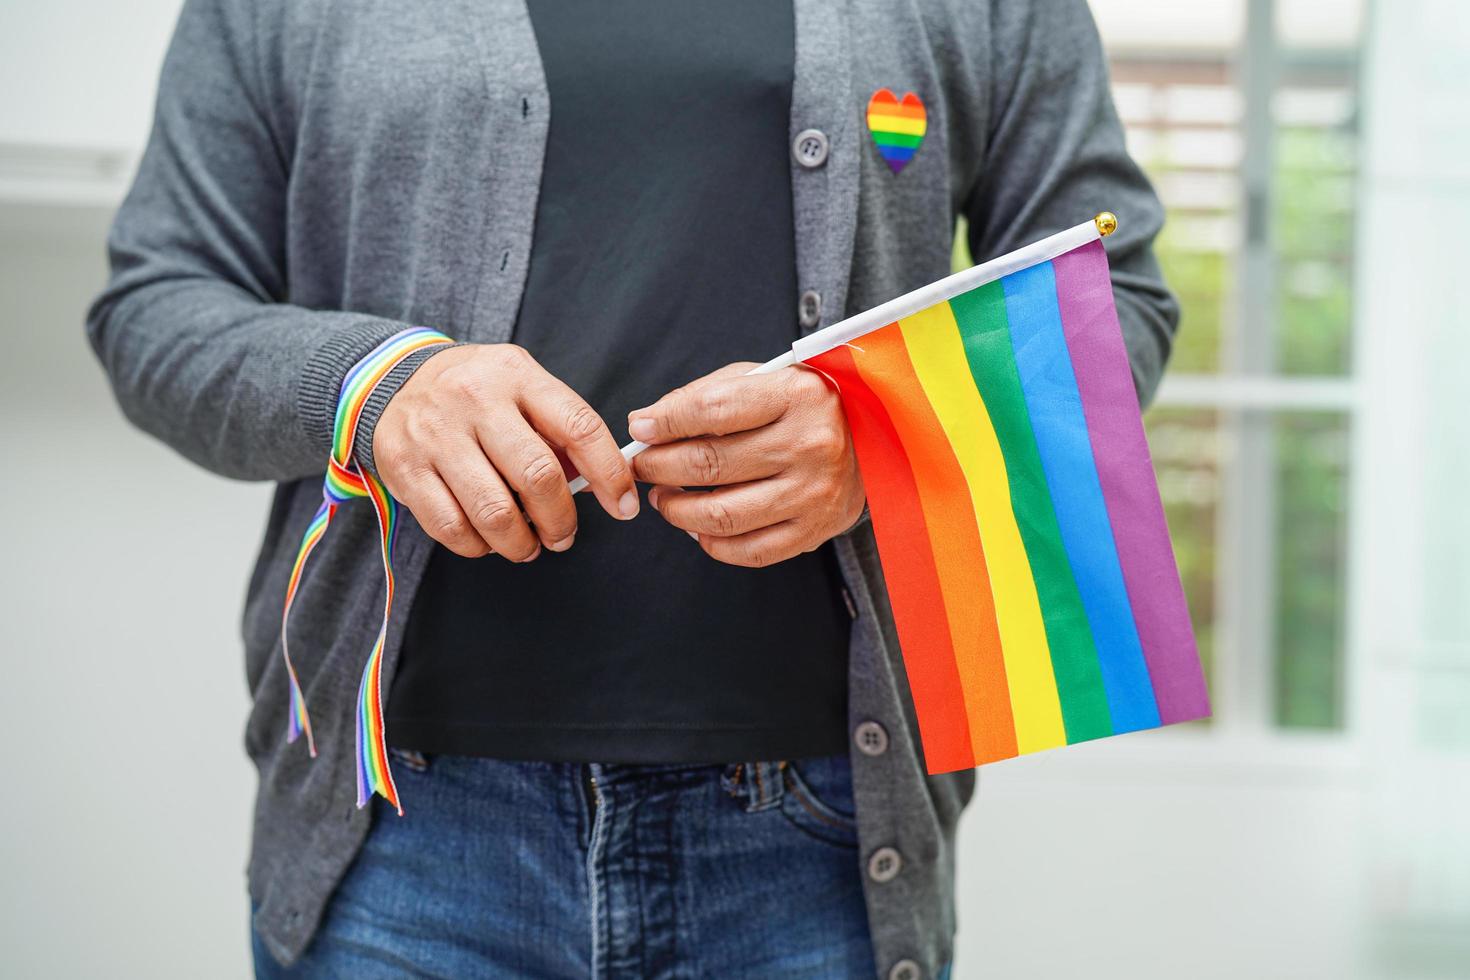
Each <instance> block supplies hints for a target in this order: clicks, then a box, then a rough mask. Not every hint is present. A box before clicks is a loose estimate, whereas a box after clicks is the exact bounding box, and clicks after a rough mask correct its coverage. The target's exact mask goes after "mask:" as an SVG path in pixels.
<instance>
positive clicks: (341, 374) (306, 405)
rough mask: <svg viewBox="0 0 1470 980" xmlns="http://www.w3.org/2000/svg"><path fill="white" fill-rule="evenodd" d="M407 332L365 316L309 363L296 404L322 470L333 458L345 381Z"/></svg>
mask: <svg viewBox="0 0 1470 980" xmlns="http://www.w3.org/2000/svg"><path fill="white" fill-rule="evenodd" d="M403 329H405V324H402V323H398V322H396V321H393V320H381V319H378V318H376V317H369V316H365V317H363V318H362V320H361V322H359V323H354V324H353V325H352V326H350V327H346V328H345V329H342V330H333V331H332V334H331V336H330V337H328V338H327V340H326V341H325V342H323V343H322V345H321V346H320V347H318V348H317V349H316V351H315V352H313V353H312V355H311V356H310V357H308V358H307V359H306V365H305V366H304V367H303V368H302V370H301V382H300V386H299V387H298V388H297V391H296V404H297V408H298V411H299V413H300V418H301V427H302V429H303V430H304V431H305V433H306V437H307V438H308V439H310V440H311V444H312V445H313V446H314V447H316V448H318V449H319V450H320V451H321V453H320V455H321V461H322V468H323V469H326V466H327V458H328V457H329V456H331V454H332V428H333V427H334V426H335V425H336V422H337V400H338V399H339V398H341V397H342V379H343V378H345V377H347V372H348V371H350V370H352V366H353V365H354V364H356V363H357V362H358V361H360V360H362V359H363V358H364V357H367V356H368V354H370V353H372V350H373V348H374V347H377V346H378V345H379V344H381V343H382V342H383V341H385V340H387V339H388V338H389V337H391V336H393V335H394V334H396V333H398V332H399V331H401V330H403Z"/></svg>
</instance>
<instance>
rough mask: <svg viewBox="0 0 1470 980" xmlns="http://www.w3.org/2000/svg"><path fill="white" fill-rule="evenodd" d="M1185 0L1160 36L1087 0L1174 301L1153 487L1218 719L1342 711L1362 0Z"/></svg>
mask: <svg viewBox="0 0 1470 980" xmlns="http://www.w3.org/2000/svg"><path fill="white" fill-rule="evenodd" d="M1189 6H1190V8H1191V10H1194V11H1196V12H1197V11H1198V8H1200V7H1213V8H1214V12H1213V16H1212V17H1203V18H1199V19H1196V20H1193V21H1192V22H1190V24H1189V25H1188V26H1189V27H1190V28H1191V29H1192V30H1194V33H1193V34H1189V33H1182V34H1180V35H1179V36H1178V37H1177V38H1175V39H1174V40H1173V41H1171V42H1170V43H1168V44H1162V45H1161V44H1160V43H1159V41H1158V38H1159V37H1160V31H1159V30H1158V27H1157V25H1151V24H1147V23H1145V22H1143V21H1141V20H1139V18H1140V17H1143V16H1144V13H1143V11H1144V10H1145V8H1154V7H1155V5H1153V4H1148V3H1142V2H1138V0H1095V3H1094V7H1095V8H1096V10H1097V13H1098V17H1099V22H1100V24H1101V26H1102V28H1103V30H1104V31H1105V39H1106V40H1107V42H1108V47H1109V54H1110V57H1111V58H1112V70H1113V81H1114V86H1115V90H1116V97H1117V102H1118V107H1119V112H1120V114H1121V115H1122V116H1123V119H1124V123H1125V125H1126V127H1127V130H1128V138H1129V145H1130V148H1131V149H1132V150H1133V152H1134V154H1135V155H1136V156H1137V157H1138V159H1139V160H1140V161H1141V162H1142V163H1143V164H1144V166H1145V167H1146V168H1147V169H1148V170H1149V172H1150V174H1151V175H1152V177H1153V178H1154V180H1155V181H1156V182H1157V185H1158V189H1159V193H1160V195H1161V197H1162V198H1163V200H1164V203H1165V206H1166V207H1167V208H1168V211H1169V222H1168V226H1167V227H1166V230H1165V232H1164V234H1163V235H1162V236H1161V240H1160V242H1159V258H1160V261H1161V263H1162V264H1163V266H1164V270H1165V273H1166V275H1167V276H1168V278H1169V281H1170V282H1171V283H1172V285H1173V286H1174V288H1175V289H1176V290H1177V291H1178V293H1179V296H1180V300H1181V302H1182V304H1183V308H1184V320H1183V327H1182V331H1181V333H1180V337H1179V344H1178V347H1177V349H1176V351H1175V355H1174V359H1173V362H1172V363H1171V365H1170V370H1169V375H1168V377H1167V378H1166V381H1165V384H1164V386H1163V388H1162V389H1161V391H1160V394H1159V398H1158V402H1157V404H1156V407H1155V408H1154V409H1153V410H1151V411H1150V412H1149V414H1148V417H1147V425H1148V429H1149V433H1150V439H1151V443H1152V445H1153V448H1154V454H1155V465H1156V467H1157V469H1158V473H1159V482H1160V492H1161V494H1162V495H1163V498H1164V502H1165V508H1166V510H1167V511H1168V514H1169V521H1170V527H1171V530H1172V532H1173V536H1174V540H1175V547H1176V551H1177V554H1178V558H1179V564H1180V574H1181V575H1182V576H1183V578H1184V582H1185V587H1186V592H1187V594H1188V596H1189V599H1190V606H1191V612H1192V614H1193V617H1194V621H1195V626H1196V629H1197V632H1198V637H1199V643H1200V650H1201V654H1202V656H1203V657H1204V659H1205V665H1206V669H1207V671H1208V674H1209V677H1210V680H1211V691H1212V693H1213V695H1214V699H1215V704H1216V720H1215V724H1217V725H1220V726H1228V727H1231V728H1243V729H1256V730H1271V729H1281V728H1284V729H1327V730H1333V729H1340V728H1342V727H1343V725H1344V705H1345V701H1346V699H1345V696H1344V688H1345V680H1346V679H1345V676H1344V675H1345V664H1346V662H1347V659H1346V656H1345V647H1346V643H1345V629H1344V624H1345V596H1346V589H1347V583H1346V577H1345V573H1344V568H1345V564H1346V556H1347V543H1346V529H1347V511H1346V507H1347V500H1346V497H1347V493H1346V491H1347V485H1348V476H1349V474H1348V468H1347V457H1348V440H1349V434H1350V427H1351V425H1352V421H1353V420H1352V414H1353V401H1352V387H1351V385H1350V383H1349V376H1350V372H1351V370H1352V363H1351V350H1352V313H1353V311H1352V268H1353V233H1354V227H1353V213H1354V211H1353V201H1354V194H1355V187H1354V177H1355V174H1354V164H1355V160H1356V152H1357V138H1358V134H1357V128H1356V122H1357V73H1358V50H1357V45H1358V40H1359V34H1360V31H1361V22H1362V7H1361V0H1215V2H1213V3H1208V4H1199V3H1196V4H1191V5H1189ZM1130 25H1136V26H1137V30H1136V31H1134V32H1133V33H1132V34H1130V33H1129V30H1130ZM1144 37H1147V38H1148V39H1149V41H1148V43H1146V44H1145V43H1136V42H1134V41H1133V40H1132V38H1144Z"/></svg>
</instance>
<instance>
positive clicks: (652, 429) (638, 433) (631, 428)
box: [628, 419, 658, 442]
mask: <svg viewBox="0 0 1470 980" xmlns="http://www.w3.org/2000/svg"><path fill="white" fill-rule="evenodd" d="M628 435H630V436H632V437H633V438H634V439H637V440H638V441H639V442H648V441H650V440H651V439H653V437H654V436H656V435H658V430H657V427H656V426H654V424H653V419H630V420H629V421H628Z"/></svg>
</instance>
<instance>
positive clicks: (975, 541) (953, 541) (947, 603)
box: [853, 323, 1016, 762]
mask: <svg viewBox="0 0 1470 980" xmlns="http://www.w3.org/2000/svg"><path fill="white" fill-rule="evenodd" d="M853 363H854V364H856V365H857V369H858V373H859V374H861V375H862V376H863V380H864V381H866V382H867V383H868V387H869V388H870V389H871V390H873V391H876V392H881V393H882V394H883V403H884V405H885V406H886V407H887V408H888V415H889V417H890V418H891V419H893V426H894V428H895V429H897V430H898V436H899V438H900V439H901V440H903V448H904V452H905V453H906V454H907V455H908V458H909V465H910V466H911V467H912V469H913V471H914V482H915V483H916V484H917V485H918V488H919V503H920V505H921V506H922V507H923V510H924V523H925V524H926V525H927V526H928V529H929V542H930V544H931V546H932V547H933V549H934V564H935V567H936V568H937V569H938V571H939V585H940V588H941V590H942V591H943V593H944V615H945V616H946V617H947V618H948V619H949V631H950V636H951V637H953V639H954V654H955V663H956V664H957V665H958V667H959V672H960V684H961V687H962V688H963V690H964V692H965V707H966V710H967V711H968V713H969V716H970V736H971V744H972V745H973V746H974V749H975V758H976V760H977V761H982V762H990V761H993V760H995V759H997V758H1008V757H1010V756H1012V755H1015V754H1016V727H1015V719H1014V718H1013V717H1012V715H1011V693H1010V688H1009V686H1008V685H1007V684H1006V675H1005V667H1004V662H1003V660H1002V658H1001V655H1000V649H1001V647H1000V629H999V628H998V627H997V625H996V620H995V598H994V596H993V595H992V593H991V589H990V573H989V571H988V570H987V568H986V564H985V552H984V549H983V546H982V545H981V543H980V527H979V525H978V524H977V523H976V520H975V507H974V504H973V503H972V502H971V499H970V483H969V481H968V480H966V479H965V471H964V468H963V467H962V466H960V461H959V459H958V458H957V457H956V456H955V453H954V446H953V445H952V444H951V443H950V441H949V435H948V433H946V432H945V431H944V426H943V425H942V424H941V423H940V421H939V416H938V414H936V413H935V411H934V406H933V405H931V404H930V403H929V397H928V395H927V394H925V392H924V387H923V385H922V384H920V382H919V376H918V374H917V373H916V372H915V371H914V365H913V361H912V360H911V359H910V358H909V352H908V347H907V345H906V344H905V343H904V339H903V332H902V329H901V328H900V326H899V325H898V324H896V323H895V324H890V325H888V326H886V327H883V328H881V329H878V330H874V331H873V332H872V333H870V334H867V335H866V336H864V337H862V338H860V340H859V341H858V352H857V353H855V354H854V355H853ZM931 615H933V614H932V613H931ZM997 749H998V750H999V752H997Z"/></svg>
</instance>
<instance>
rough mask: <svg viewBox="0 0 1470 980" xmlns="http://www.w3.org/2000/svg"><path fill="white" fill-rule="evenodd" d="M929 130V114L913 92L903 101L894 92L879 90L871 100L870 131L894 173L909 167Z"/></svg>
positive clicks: (905, 94) (869, 102) (869, 103)
mask: <svg viewBox="0 0 1470 980" xmlns="http://www.w3.org/2000/svg"><path fill="white" fill-rule="evenodd" d="M928 128H929V113H928V112H927V111H925V109H924V103H923V102H922V101H920V100H919V97H918V96H917V95H915V94H914V93H912V92H905V93H904V96H903V100H902V101H900V100H899V98H898V96H896V95H894V94H893V91H892V90H891V89H886V88H880V89H879V90H878V91H876V92H874V93H873V97H872V98H871V99H869V100H868V130H869V131H870V132H871V133H872V134H873V142H874V143H876V144H878V153H879V154H880V155H882V157H883V162H884V163H886V164H888V168H889V169H890V170H892V171H893V172H894V174H897V173H898V172H899V171H901V170H902V169H903V168H904V167H907V166H908V165H909V161H910V160H912V159H913V158H914V154H915V153H917V152H918V151H919V144H920V143H922V142H924V133H925V131H926V130H927V129H928Z"/></svg>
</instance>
